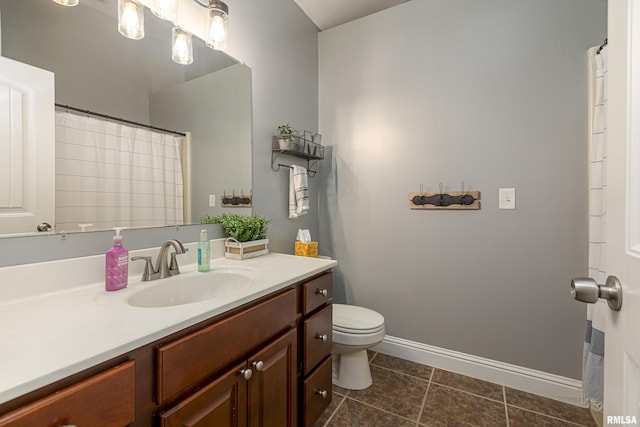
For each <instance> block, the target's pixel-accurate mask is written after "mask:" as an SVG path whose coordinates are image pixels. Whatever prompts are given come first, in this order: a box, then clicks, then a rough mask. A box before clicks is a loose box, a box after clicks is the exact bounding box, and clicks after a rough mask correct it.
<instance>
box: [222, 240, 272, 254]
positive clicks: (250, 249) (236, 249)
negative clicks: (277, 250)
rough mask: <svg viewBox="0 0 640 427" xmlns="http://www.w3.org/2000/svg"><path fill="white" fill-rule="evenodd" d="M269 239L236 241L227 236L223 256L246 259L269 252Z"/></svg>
mask: <svg viewBox="0 0 640 427" xmlns="http://www.w3.org/2000/svg"><path fill="white" fill-rule="evenodd" d="M268 245H269V239H262V240H252V241H251V242H242V243H240V242H238V241H237V240H236V239H232V238H228V239H227V240H225V242H224V256H225V258H231V259H247V258H254V257H257V256H260V255H265V254H268V253H269V249H268V247H267V246H268Z"/></svg>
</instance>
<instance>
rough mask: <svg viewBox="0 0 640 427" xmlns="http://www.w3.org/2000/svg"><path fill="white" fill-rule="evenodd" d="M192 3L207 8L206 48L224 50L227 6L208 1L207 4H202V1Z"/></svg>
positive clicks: (227, 21) (211, 0)
mask: <svg viewBox="0 0 640 427" xmlns="http://www.w3.org/2000/svg"><path fill="white" fill-rule="evenodd" d="M194 1H195V2H197V3H198V4H200V5H201V6H204V7H206V8H207V28H206V34H207V39H206V40H205V42H206V43H207V46H209V47H210V48H212V49H216V50H224V49H226V48H227V29H228V25H229V6H227V4H226V3H224V2H222V1H220V0H208V4H204V3H203V0H194ZM205 1H206V0H205Z"/></svg>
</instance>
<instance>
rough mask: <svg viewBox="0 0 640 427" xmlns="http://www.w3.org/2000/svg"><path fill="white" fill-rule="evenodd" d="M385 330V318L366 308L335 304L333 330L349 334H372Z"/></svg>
mask: <svg viewBox="0 0 640 427" xmlns="http://www.w3.org/2000/svg"><path fill="white" fill-rule="evenodd" d="M382 328H384V317H382V315H381V314H380V313H378V312H375V311H373V310H370V309H368V308H364V307H358V306H355V305H346V304H333V330H334V331H339V332H345V333H349V334H371V333H375V332H379V331H380V330H382Z"/></svg>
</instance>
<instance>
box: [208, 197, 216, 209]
mask: <svg viewBox="0 0 640 427" xmlns="http://www.w3.org/2000/svg"><path fill="white" fill-rule="evenodd" d="M215 206H216V195H215V194H209V207H212V208H213V207H215Z"/></svg>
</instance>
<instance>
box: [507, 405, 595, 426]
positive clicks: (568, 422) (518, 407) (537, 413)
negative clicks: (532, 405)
mask: <svg viewBox="0 0 640 427" xmlns="http://www.w3.org/2000/svg"><path fill="white" fill-rule="evenodd" d="M507 406H512V407H514V408H516V409H520V410H522V411H526V412H531V413H532V414H536V415H541V416H543V417H546V418H551V419H552V420H557V421H562V422H563V423H567V424H572V425H574V426H580V427H584V424H578V423H576V422H573V421H569V420H565V419H564V418H558V417H554V416H553V415H549V414H544V413H542V412H538V411H534V410H532V409H527V408H523V407H521V406H517V405H510V404H507Z"/></svg>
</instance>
